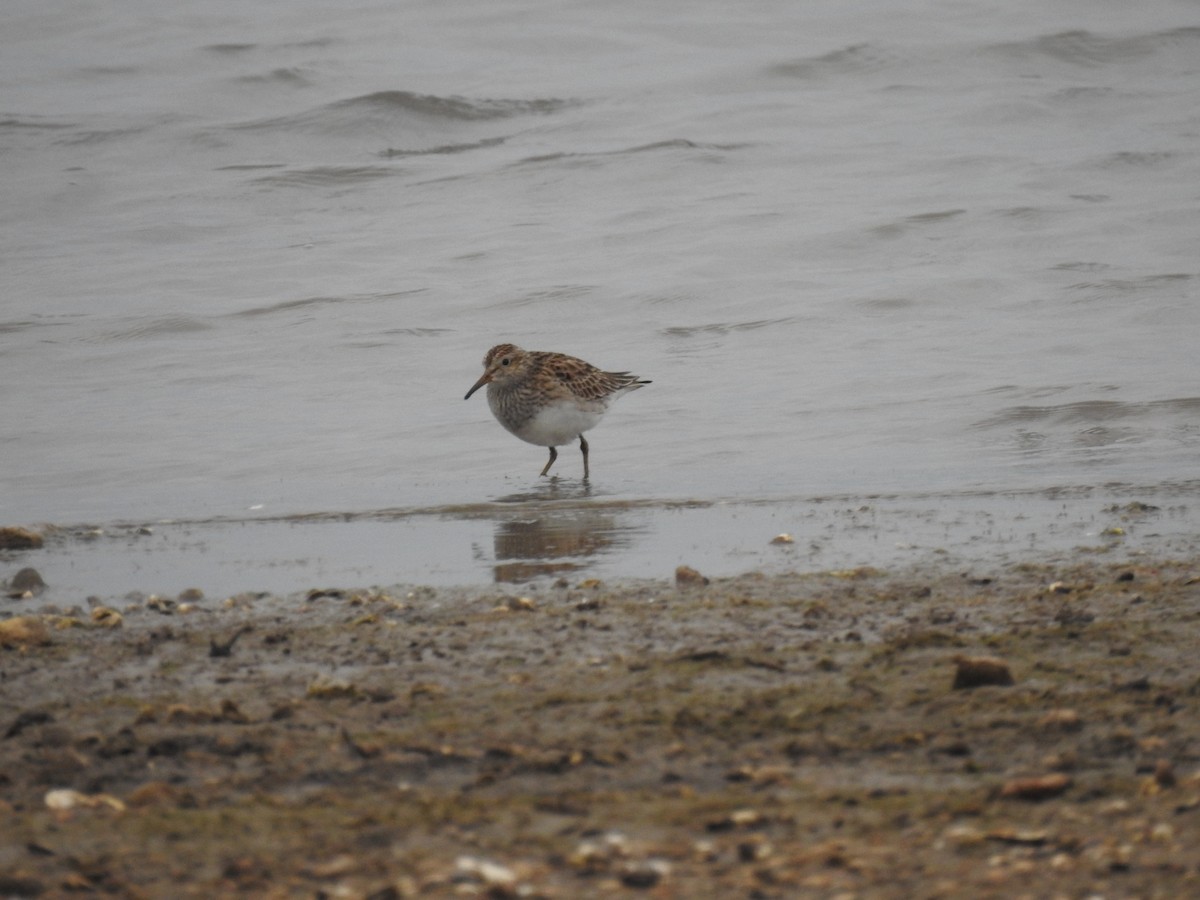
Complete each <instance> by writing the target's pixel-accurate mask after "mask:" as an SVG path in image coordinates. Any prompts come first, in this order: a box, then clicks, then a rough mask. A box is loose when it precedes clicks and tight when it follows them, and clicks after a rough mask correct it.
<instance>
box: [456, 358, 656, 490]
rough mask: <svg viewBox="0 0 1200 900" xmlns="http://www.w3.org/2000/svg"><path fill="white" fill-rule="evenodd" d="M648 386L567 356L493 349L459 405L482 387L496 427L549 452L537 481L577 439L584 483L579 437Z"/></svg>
mask: <svg viewBox="0 0 1200 900" xmlns="http://www.w3.org/2000/svg"><path fill="white" fill-rule="evenodd" d="M650 383H651V382H649V381H646V380H644V379H641V378H638V376H636V375H631V374H630V373H629V372H605V371H603V370H601V369H598V368H596V367H595V366H593V365H592V364H591V363H588V362H584V361H583V360H582V359H578V358H576V357H574V356H567V355H566V354H565V353H550V352H547V351H544V350H522V349H521V348H520V347H518V346H516V345H515V344H497V345H496V346H495V347H493V348H492V349H491V350H489V351H488V352H487V355H486V356H485V357H484V358H483V375H482V376H480V378H479V380H478V381H477V382H475V384H473V385H472V386H471V389H470V390H469V391H467V395H466V396H465V397H463V399H464V400H469V399H471V395H472V394H474V393H475V392H476V391H477V390H479V389H480V388H481V387H483V386H484V385H485V384H486V385H487V398H488V406H489V407H491V410H492V415H494V416H495V417H496V421H498V422H499V423H500V424H501V425H503V426H504V427H505V428H507V429H508V430H509V431H510V432H512V433H513V434H515V435H516V436H517V437H519V438H520V439H521V440H523V441H527V442H528V443H530V444H537V445H539V446H542V447H549V448H550V459H549V460H548V461H547V462H546V465H545V467H544V468H543V469H542V471H541V474H540V475H539V477H542V476H544V475H545V474H546V473H547V472H549V471H550V467H551V466H552V465H554V461H555V460H556V459H558V450H557V449H555V448H556V447H560V446H562V445H563V444H569V443H571V442H572V441H573V440H575V438H577V437H578V438H579V449H580V451H582V453H583V480H584V481H587V480H588V477H589V474H590V473H589V471H588V442H587V439H586V438H585V437H584V436H583V433H584V432H585V431H588V430H589V429H592V428H595V427H596V426H597V425H598V424H599V423H600V419H601V418H602V417H603V416H604V413H605V412H607V411H608V407H609V404H610V403H612V401H613V400H615V399H616V398H617V397H620V396H621V395H622V394H627V393H629V392H630V391H636V390H637V389H638V388H640V387H641V386H642V385H646V384H650Z"/></svg>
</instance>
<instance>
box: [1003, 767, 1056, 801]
mask: <svg viewBox="0 0 1200 900" xmlns="http://www.w3.org/2000/svg"><path fill="white" fill-rule="evenodd" d="M1070 786H1071V776H1070V775H1064V774H1062V773H1061V772H1056V773H1055V774H1053V775H1039V776H1036V777H1034V778H1015V779H1013V780H1012V781H1009V782H1007V783H1005V785H1004V787H1002V788H1001V789H1000V796H1001V797H1009V798H1013V799H1016V800H1047V799H1049V798H1051V797H1057V796H1058V795H1059V794H1061V793H1062V792H1063V791H1065V790H1066V789H1067V788H1069V787H1070Z"/></svg>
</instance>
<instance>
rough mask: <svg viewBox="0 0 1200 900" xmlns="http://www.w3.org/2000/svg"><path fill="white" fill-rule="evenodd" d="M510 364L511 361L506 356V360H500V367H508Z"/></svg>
mask: <svg viewBox="0 0 1200 900" xmlns="http://www.w3.org/2000/svg"><path fill="white" fill-rule="evenodd" d="M509 362H510V360H509V358H508V357H507V356H506V357H504V359H502V360H500V365H502V366H507V365H508V364H509Z"/></svg>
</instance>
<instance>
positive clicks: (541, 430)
mask: <svg viewBox="0 0 1200 900" xmlns="http://www.w3.org/2000/svg"><path fill="white" fill-rule="evenodd" d="M603 415H604V409H603V407H602V406H600V404H595V405H594V408H589V409H582V408H580V406H579V404H577V403H573V402H563V403H554V404H551V405H550V406H546V407H543V408H542V409H541V410H539V411H538V413H537V414H536V415H534V416H533V417H532V418H529V419H527V420H526V421H524V422H522V423H521V424H520V426H518V427H517V428H510V429H509V431H511V432H512V433H513V434H515V435H516V436H517V437H519V438H520V439H521V440H523V441H528V442H529V443H531V444H538V445H539V446H542V447H559V446H562V445H563V444H569V443H571V442H572V441H574V440H575V439H576V438H577V437H579V435H581V434H583V433H584V432H585V431H587V430H588V429H590V428H595V427H596V425H597V424H599V422H600V418H601V417H602V416H603Z"/></svg>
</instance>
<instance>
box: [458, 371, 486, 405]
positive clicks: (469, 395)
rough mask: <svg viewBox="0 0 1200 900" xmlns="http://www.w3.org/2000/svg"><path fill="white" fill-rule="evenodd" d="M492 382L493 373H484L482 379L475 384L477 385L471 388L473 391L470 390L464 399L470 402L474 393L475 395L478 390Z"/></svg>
mask: <svg viewBox="0 0 1200 900" xmlns="http://www.w3.org/2000/svg"><path fill="white" fill-rule="evenodd" d="M491 380H492V375H491V373H490V372H484V373H483V375H482V377H480V379H479V380H478V381H477V382H475V384H473V385H472V386H471V389H470V390H469V391H467V396H465V397H463V399H464V400H470V399H471V395H472V394H473V393H475V392H476V391H477V390H479V389H480V388H481V387H483V386H484V385H485V384H487V383H488V382H489V381H491Z"/></svg>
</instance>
